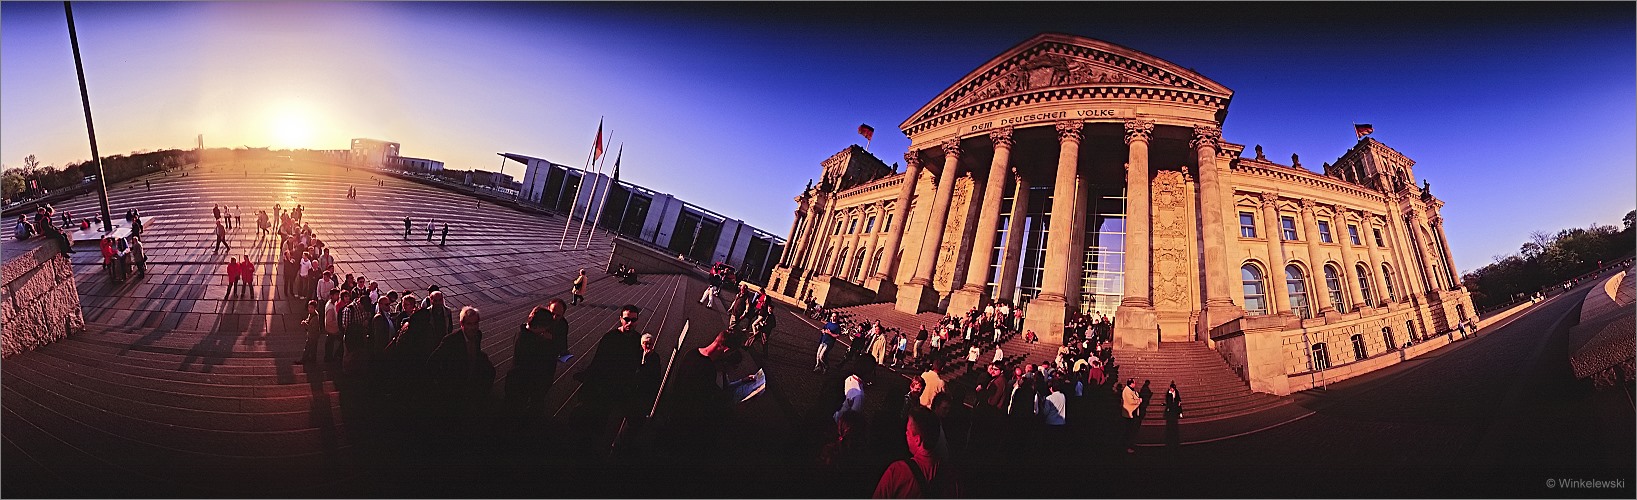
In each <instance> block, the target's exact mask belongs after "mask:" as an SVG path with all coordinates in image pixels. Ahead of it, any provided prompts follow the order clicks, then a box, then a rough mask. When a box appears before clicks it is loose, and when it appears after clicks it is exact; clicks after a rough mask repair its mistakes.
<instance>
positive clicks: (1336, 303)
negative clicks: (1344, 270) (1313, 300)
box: [1324, 264, 1347, 313]
mask: <svg viewBox="0 0 1637 500" xmlns="http://www.w3.org/2000/svg"><path fill="white" fill-rule="evenodd" d="M1324 286H1325V288H1328V289H1330V304H1331V305H1332V307H1335V308H1336V312H1340V313H1345V312H1347V299H1345V298H1343V297H1342V293H1341V272H1340V271H1337V270H1336V266H1332V265H1328V264H1327V265H1325V266H1324Z"/></svg>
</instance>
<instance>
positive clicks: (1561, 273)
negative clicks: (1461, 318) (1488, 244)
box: [1461, 210, 1637, 310]
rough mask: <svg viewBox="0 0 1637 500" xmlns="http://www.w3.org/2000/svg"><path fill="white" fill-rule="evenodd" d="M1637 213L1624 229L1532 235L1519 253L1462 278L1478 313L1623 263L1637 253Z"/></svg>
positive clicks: (1628, 216) (1626, 220) (1606, 227)
mask: <svg viewBox="0 0 1637 500" xmlns="http://www.w3.org/2000/svg"><path fill="white" fill-rule="evenodd" d="M1634 218H1637V210H1634V211H1631V212H1626V216H1625V218H1624V219H1622V221H1623V223H1624V225H1625V228H1624V229H1620V228H1616V227H1614V226H1610V225H1600V224H1595V223H1594V224H1592V225H1591V226H1589V227H1585V228H1569V229H1564V230H1561V231H1558V232H1557V233H1548V232H1545V231H1535V232H1533V233H1530V235H1529V241H1528V242H1526V243H1524V244H1523V246H1522V247H1520V248H1519V249H1518V252H1517V253H1514V254H1511V255H1504V256H1496V257H1495V262H1494V263H1491V264H1489V265H1486V266H1484V267H1481V268H1478V269H1477V270H1474V271H1472V272H1469V273H1466V274H1465V275H1463V276H1462V277H1461V282H1462V283H1463V284H1465V285H1466V287H1467V290H1469V291H1471V292H1472V303H1473V305H1474V306H1476V307H1477V308H1478V309H1479V310H1483V309H1487V308H1490V307H1494V306H1498V305H1502V304H1506V303H1509V302H1513V301H1515V300H1518V299H1520V298H1524V297H1528V296H1530V295H1533V294H1534V293H1535V292H1538V291H1540V290H1541V289H1543V288H1546V287H1549V286H1552V285H1555V284H1558V283H1562V282H1564V281H1568V280H1570V279H1574V278H1576V277H1579V276H1580V275H1583V274H1586V273H1589V272H1592V271H1595V270H1597V269H1598V268H1599V267H1601V266H1603V265H1605V264H1607V263H1612V262H1614V261H1617V260H1620V259H1622V258H1624V257H1626V256H1629V255H1631V254H1632V253H1633V251H1634V250H1637V239H1633V232H1632V224H1633V219H1634Z"/></svg>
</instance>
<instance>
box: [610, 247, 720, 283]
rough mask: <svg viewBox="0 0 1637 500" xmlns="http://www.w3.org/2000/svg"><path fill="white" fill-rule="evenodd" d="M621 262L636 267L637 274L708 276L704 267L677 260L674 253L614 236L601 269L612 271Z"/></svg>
mask: <svg viewBox="0 0 1637 500" xmlns="http://www.w3.org/2000/svg"><path fill="white" fill-rule="evenodd" d="M621 264H624V265H625V266H627V267H630V268H632V269H636V270H637V273H639V274H691V275H694V276H695V277H698V278H700V279H707V278H709V277H710V275H709V274H708V273H706V271H705V270H704V269H700V268H699V267H698V266H695V265H693V264H692V263H689V262H685V261H681V260H677V258H676V256H675V255H669V254H665V253H661V252H660V251H659V250H655V249H653V248H649V247H648V246H647V245H644V244H642V243H637V242H633V241H630V240H627V239H625V238H622V237H616V238H614V252H613V253H612V254H610V255H609V257H608V265H607V266H604V268H603V270H604V271H607V272H609V273H612V272H614V269H616V268H618V267H619V266H620V265H621Z"/></svg>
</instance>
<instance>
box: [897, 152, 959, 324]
mask: <svg viewBox="0 0 1637 500" xmlns="http://www.w3.org/2000/svg"><path fill="white" fill-rule="evenodd" d="M943 150H944V170H943V172H941V173H939V174H938V192H937V194H935V195H934V198H933V201H932V212H931V214H930V215H929V216H928V217H927V221H926V226H925V227H926V231H927V232H926V235H927V236H926V238H925V239H924V240H923V241H922V242H921V258H920V261H918V262H916V265H915V275H914V276H913V277H911V278H910V279H909V283H906V284H904V286H903V288H901V289H900V290H899V291H898V303H897V309H898V310H899V311H901V312H906V313H910V314H916V313H921V312H925V311H930V310H932V309H933V308H935V307H936V306H937V305H938V291H937V290H936V289H934V288H933V287H932V270H933V268H934V267H935V265H936V264H937V260H938V250H939V249H940V248H941V247H942V246H943V239H944V225H945V224H946V223H948V222H949V200H950V197H951V196H952V195H954V192H955V178H956V177H957V175H956V174H957V173H958V172H957V171H958V170H960V159H961V140H960V138H959V137H951V138H949V140H946V141H944V143H943Z"/></svg>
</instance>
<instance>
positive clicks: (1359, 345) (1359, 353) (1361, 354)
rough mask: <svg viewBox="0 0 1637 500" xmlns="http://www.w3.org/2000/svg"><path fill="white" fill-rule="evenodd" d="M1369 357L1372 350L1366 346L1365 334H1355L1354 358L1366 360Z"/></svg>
mask: <svg viewBox="0 0 1637 500" xmlns="http://www.w3.org/2000/svg"><path fill="white" fill-rule="evenodd" d="M1368 357H1370V352H1369V351H1368V350H1366V349H1365V348H1364V336H1363V335H1353V359H1354V360H1357V361H1364V358H1368Z"/></svg>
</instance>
